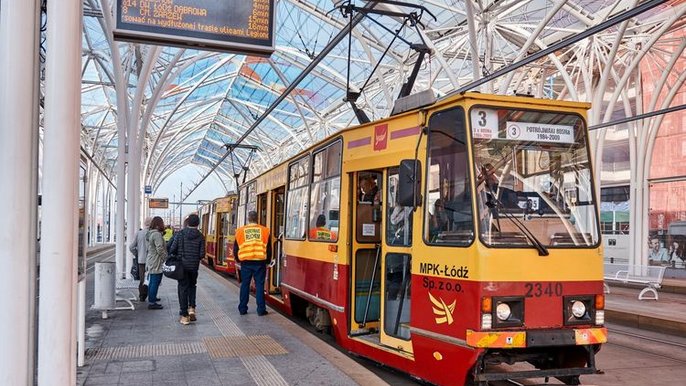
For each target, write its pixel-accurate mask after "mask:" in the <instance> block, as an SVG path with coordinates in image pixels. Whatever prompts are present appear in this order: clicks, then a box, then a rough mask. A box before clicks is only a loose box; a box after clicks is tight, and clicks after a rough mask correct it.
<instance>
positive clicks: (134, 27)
mask: <svg viewBox="0 0 686 386" xmlns="http://www.w3.org/2000/svg"><path fill="white" fill-rule="evenodd" d="M116 23H117V25H116V29H115V31H114V37H115V39H116V40H122V41H131V42H137V43H146V44H157V45H172V46H181V47H192V48H197V49H207V50H214V51H229V52H238V53H245V54H251V55H262V56H265V55H270V54H271V53H272V52H274V30H273V27H274V0H117V8H116Z"/></svg>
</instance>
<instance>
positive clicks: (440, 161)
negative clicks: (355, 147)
mask: <svg viewBox="0 0 686 386" xmlns="http://www.w3.org/2000/svg"><path fill="white" fill-rule="evenodd" d="M466 142H467V137H466V132H465V118H464V110H463V109H462V108H454V109H451V110H446V111H443V112H439V113H436V114H434V115H433V116H432V117H431V120H430V121H429V152H428V161H427V163H428V165H429V171H428V177H427V181H426V183H427V189H426V191H427V195H426V200H427V205H425V208H426V209H425V212H424V239H425V240H426V242H427V243H429V244H441V245H446V244H447V245H469V244H471V243H472V240H474V222H473V216H472V198H471V191H470V188H469V186H470V184H469V164H468V162H469V160H468V153H467V152H468V148H467V145H466Z"/></svg>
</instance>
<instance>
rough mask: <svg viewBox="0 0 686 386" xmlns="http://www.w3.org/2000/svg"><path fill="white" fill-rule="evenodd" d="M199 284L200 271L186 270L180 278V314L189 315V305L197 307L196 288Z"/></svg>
mask: <svg viewBox="0 0 686 386" xmlns="http://www.w3.org/2000/svg"><path fill="white" fill-rule="evenodd" d="M197 284H198V271H191V270H186V271H185V272H184V275H183V279H182V280H179V286H178V292H179V315H181V316H188V307H193V308H195V290H196V288H197V287H196V285H197Z"/></svg>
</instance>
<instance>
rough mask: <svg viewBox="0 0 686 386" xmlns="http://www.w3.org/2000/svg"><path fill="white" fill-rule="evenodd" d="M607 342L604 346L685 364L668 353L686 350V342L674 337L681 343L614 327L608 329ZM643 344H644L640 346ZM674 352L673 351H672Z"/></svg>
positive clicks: (681, 359) (682, 360)
mask: <svg viewBox="0 0 686 386" xmlns="http://www.w3.org/2000/svg"><path fill="white" fill-rule="evenodd" d="M608 332H609V337H610V338H609V340H608V342H607V343H606V344H608V345H614V346H619V347H622V348H625V349H627V350H632V351H635V352H639V353H642V354H645V353H649V354H651V355H654V356H657V357H660V358H665V359H669V360H673V361H677V362H679V363H684V364H686V359H684V358H683V357H680V356H678V355H675V354H674V353H672V352H670V349H674V348H676V349H681V350H686V340H683V338H680V337H675V339H678V340H683V342H676V341H674V340H667V339H661V338H656V337H654V336H649V335H646V334H641V333H637V332H633V331H627V330H623V329H620V328H616V327H609V328H608ZM618 335H619V336H623V337H624V338H619V339H613V337H617V336H618ZM641 342H644V343H645V344H642V343H641ZM672 351H674V350H672Z"/></svg>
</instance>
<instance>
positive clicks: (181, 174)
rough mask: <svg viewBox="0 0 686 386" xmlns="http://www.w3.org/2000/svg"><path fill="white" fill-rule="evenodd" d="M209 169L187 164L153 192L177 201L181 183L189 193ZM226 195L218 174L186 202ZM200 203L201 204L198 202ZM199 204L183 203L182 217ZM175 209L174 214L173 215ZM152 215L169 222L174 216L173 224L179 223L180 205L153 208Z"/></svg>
mask: <svg viewBox="0 0 686 386" xmlns="http://www.w3.org/2000/svg"><path fill="white" fill-rule="evenodd" d="M207 171H208V170H207V169H205V168H200V167H198V166H196V165H192V164H189V165H185V166H183V167H181V168H179V170H177V171H176V172H174V173H172V174H171V175H170V176H169V177H168V178H167V179H166V180H164V181H163V182H162V184H160V186H159V188H158V189H157V191H155V192H153V194H152V197H154V198H168V199H169V202H176V201H178V199H179V195H180V191H181V184H182V183H183V194H184V196H185V195H186V194H188V192H189V190H190V189H191V187H193V186H195V183H196V182H197V181H199V180H200V179H201V178H202V177H203V176H205V175H206V174H207ZM225 195H226V190H225V188H224V185H223V184H222V183H221V181H219V179H218V178H217V175H216V174H214V173H213V174H212V175H211V176H209V177H208V178H207V179H205V181H203V183H202V184H200V186H199V187H198V188H197V189H196V190H195V191H194V192H193V193H192V194H191V195H190V196H189V197H188V199H186V200H185V201H184V202H185V203H196V204H197V203H198V201H199V200H207V201H211V200H214V199H215V198H218V197H223V196H225ZM198 205H200V204H198ZM198 205H183V207H182V211H181V218H184V217H185V216H187V215H189V214H191V213H193V212H197V211H198V207H199V206H198ZM172 211H173V215H172ZM151 215H152V216H160V217H162V218H163V219H164V222H165V224H167V223H168V222H169V220H170V217H171V218H172V222H171V224H172V225H177V224H179V207H178V205H171V204H170V205H169V209H151Z"/></svg>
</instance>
